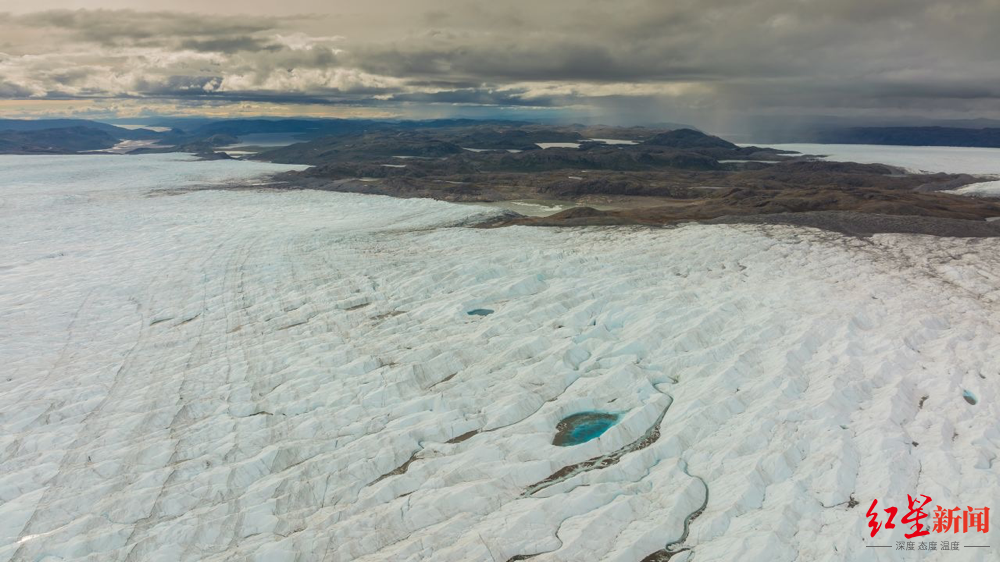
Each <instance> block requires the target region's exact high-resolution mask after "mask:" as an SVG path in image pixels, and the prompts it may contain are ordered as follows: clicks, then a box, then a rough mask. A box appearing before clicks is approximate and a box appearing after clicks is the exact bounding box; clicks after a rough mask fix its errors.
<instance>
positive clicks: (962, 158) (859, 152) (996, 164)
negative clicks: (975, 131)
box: [757, 143, 1000, 176]
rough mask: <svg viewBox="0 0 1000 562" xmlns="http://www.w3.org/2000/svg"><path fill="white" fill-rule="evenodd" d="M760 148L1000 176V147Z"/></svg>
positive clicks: (918, 169)
mask: <svg viewBox="0 0 1000 562" xmlns="http://www.w3.org/2000/svg"><path fill="white" fill-rule="evenodd" d="M757 146H769V147H772V148H780V149H783V150H793V151H795V152H801V153H802V154H819V155H825V156H827V157H828V159H829V160H836V161H840V162H861V163H864V164H889V165H890V166H898V167H900V168H904V169H907V170H910V171H912V172H929V173H934V172H945V173H949V174H974V175H995V176H1000V148H966V147H953V146H890V145H872V144H807V143H798V144H768V145H757Z"/></svg>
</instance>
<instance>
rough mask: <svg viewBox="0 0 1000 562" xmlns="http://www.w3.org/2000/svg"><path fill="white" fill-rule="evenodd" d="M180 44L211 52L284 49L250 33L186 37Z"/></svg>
mask: <svg viewBox="0 0 1000 562" xmlns="http://www.w3.org/2000/svg"><path fill="white" fill-rule="evenodd" d="M179 46H180V48H181V49H190V50H192V51H202V52H209V53H237V52H240V51H270V52H275V51H280V50H281V49H282V47H281V45H277V44H275V43H273V42H270V41H268V40H266V39H259V38H256V37H250V36H248V35H243V36H235V37H222V38H218V39H186V40H184V41H181V42H180V45H179Z"/></svg>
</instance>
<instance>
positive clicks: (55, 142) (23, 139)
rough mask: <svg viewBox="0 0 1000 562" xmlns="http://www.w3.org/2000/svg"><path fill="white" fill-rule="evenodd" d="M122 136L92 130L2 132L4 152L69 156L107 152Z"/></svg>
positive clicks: (2, 150) (76, 128)
mask: <svg viewBox="0 0 1000 562" xmlns="http://www.w3.org/2000/svg"><path fill="white" fill-rule="evenodd" d="M118 141H119V139H118V137H116V136H115V135H112V134H111V133H108V132H107V131H102V130H100V129H97V128H92V127H65V128H57V129H40V130H27V131H23V130H22V131H18V130H0V153H4V154H67V153H76V152H87V151H91V150H104V149H107V148H111V147H113V146H115V145H116V144H118Z"/></svg>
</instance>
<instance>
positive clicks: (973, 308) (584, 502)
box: [0, 155, 1000, 562]
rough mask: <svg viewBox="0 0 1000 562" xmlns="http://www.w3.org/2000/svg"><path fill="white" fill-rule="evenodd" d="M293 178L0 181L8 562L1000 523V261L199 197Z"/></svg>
mask: <svg viewBox="0 0 1000 562" xmlns="http://www.w3.org/2000/svg"><path fill="white" fill-rule="evenodd" d="M274 169H275V168H274V167H271V166H268V165H264V164H255V163H250V162H226V161H213V162H189V161H183V159H181V158H179V157H176V156H165V155H156V156H148V157H146V156H144V157H115V156H81V157H77V156H60V157H3V158H0V364H2V365H3V368H2V369H0V372H2V377H0V560H17V561H25V560H32V561H35V560H38V561H49V560H92V561H106V560H209V561H221V560H261V561H264V560H267V561H272V560H276V561H284V560H289V561H291V560H296V561H309V560H331V561H347V560H366V561H376V560H379V561H381V560H394V561H395V560H457V561H468V560H473V561H482V560H491V561H493V560H495V561H506V560H509V559H511V558H512V557H515V556H519V555H531V554H540V555H539V556H537V557H536V558H535V560H538V561H551V560H563V561H588V560H615V561H637V560H640V559H642V558H643V557H645V556H646V555H648V554H650V553H652V552H654V551H657V550H660V549H663V548H664V546H666V545H667V544H669V543H672V542H675V541H677V540H679V539H680V538H681V537H682V535H683V534H684V527H685V520H686V519H688V518H689V517H691V516H692V514H693V513H696V512H698V510H699V509H700V508H701V507H702V505H703V504H705V501H706V492H707V498H708V500H707V504H705V505H704V511H703V512H701V513H700V515H698V516H697V517H696V518H693V519H692V521H691V525H690V533H689V535H688V536H687V538H686V540H685V541H684V544H683V547H685V548H691V549H693V551H692V552H693V553H694V557H695V560H706V561H707V560H713V561H714V560H740V561H768V562H770V561H783V560H787V561H791V560H809V561H814V560H824V561H825V560H845V561H847V560H911V559H912V555H911V554H912V553H905V552H901V553H897V552H895V550H894V549H866V548H865V546H866V545H868V544H872V542H871V539H870V538H868V528H867V526H866V518H865V517H864V511H865V509H866V508H867V505H869V504H870V502H871V500H872V499H875V498H878V499H879V501H880V504H890V505H891V504H895V505H902V503H904V502H905V497H906V494H907V493H910V494H916V493H921V494H927V495H929V496H931V497H932V498H933V499H934V502H935V503H940V504H942V505H946V506H948V507H953V506H966V505H971V506H976V507H981V506H989V507H991V508H994V509H995V508H996V506H998V505H1000V473H998V470H997V464H996V463H995V459H996V457H997V454H998V447H1000V407H998V406H997V401H998V398H1000V393H998V380H1000V372H998V371H1000V367H998V363H997V359H996V358H997V357H998V356H1000V335H998V334H1000V314H998V312H1000V310H998V309H1000V264H998V260H1000V243H998V241H996V240H974V239H945V238H932V237H921V236H907V235H879V236H875V237H872V238H870V239H865V240H858V239H853V238H845V237H841V236H839V235H835V234H831V233H824V232H819V231H814V230H807V229H798V228H793V227H785V226H772V227H767V226H752V225H729V226H726V225H714V226H708V225H689V226H683V227H679V228H674V229H645V228H590V229H539V228H530V227H515V228H505V229H493V230H481V229H468V228H457V227H451V226H449V225H454V224H458V223H461V222H463V221H466V220H467V219H469V218H471V217H473V216H474V215H476V214H478V213H493V212H495V211H494V210H491V209H488V208H485V207H475V206H468V205H454V204H448V203H443V202H436V201H428V200H414V199H408V200H403V199H390V198H383V197H374V196H363V195H352V194H339V193H327V192H317V191H294V192H274V191H250V190H240V191H222V190H194V191H188V190H183V189H182V190H178V188H184V187H195V186H198V185H203V184H217V183H227V182H231V181H235V180H241V181H258V180H255V179H254V177H255V176H256V175H258V174H260V173H264V172H267V171H271V170H274ZM476 308H490V309H493V310H497V311H498V312H497V313H495V314H493V315H490V316H488V317H485V318H479V317H474V316H469V315H468V314H467V311H469V310H473V309H476ZM965 392H969V393H972V394H973V395H974V396H975V397H976V399H977V404H976V405H971V404H969V403H968V402H967V401H966V399H965V398H964V393H965ZM584 411H607V412H615V413H620V414H621V417H620V420H619V421H618V423H617V424H615V425H614V426H612V427H611V428H609V429H608V430H607V431H606V432H605V433H603V434H602V435H600V436H599V437H598V438H596V439H593V440H591V441H587V442H585V443H582V444H580V445H576V446H573V447H559V446H555V445H553V444H552V438H553V434H554V428H555V427H556V426H557V424H558V423H559V421H560V420H562V419H564V418H566V417H567V416H569V415H571V414H574V413H578V412H584ZM918 443H919V446H917V444H918ZM706 486H707V487H706ZM852 500H853V501H852ZM855 502H857V503H856V504H855ZM904 532H906V529H904V528H903V526H902V525H897V528H896V529H895V530H894V531H893V532H891V533H890V532H888V531H885V530H883V532H882V533H881V534H880V535H879V537H878V538H877V543H878V544H886V545H891V544H893V541H895V540H902V535H903V533H904ZM971 537H972V535H966V536H963V537H962V538H961V539H959V540H962V541H963V543H967V544H974V543H973V541H972V540H971ZM995 537H1000V535H998V534H997V533H996V532H991V533H990V534H988V535H979V536H977V537H976V539H977V540H976V542H977V543H980V544H989V545H992V546H993V548H992V549H975V550H977V552H971V550H972V549H970V551H963V552H961V553H948V552H945V553H941V552H938V553H928V554H926V555H923V554H922V555H921V557H920V558H921V560H959V559H960V560H963V561H966V560H975V561H985V560H990V559H994V558H993V557H994V556H995V552H997V549H998V548H1000V542H998V541H1000V539H997V538H995ZM866 539H867V540H866ZM680 559H682V558H681V557H677V558H676V559H675V560H680Z"/></svg>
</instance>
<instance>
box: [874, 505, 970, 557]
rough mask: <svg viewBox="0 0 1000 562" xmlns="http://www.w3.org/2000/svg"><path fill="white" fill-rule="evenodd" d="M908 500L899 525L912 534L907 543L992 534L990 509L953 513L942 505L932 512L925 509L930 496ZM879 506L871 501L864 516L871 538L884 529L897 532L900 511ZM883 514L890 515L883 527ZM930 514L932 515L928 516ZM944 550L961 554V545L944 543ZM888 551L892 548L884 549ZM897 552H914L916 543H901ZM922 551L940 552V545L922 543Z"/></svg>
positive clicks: (906, 535) (897, 545)
mask: <svg viewBox="0 0 1000 562" xmlns="http://www.w3.org/2000/svg"><path fill="white" fill-rule="evenodd" d="M906 500H907V508H906V509H907V511H906V514H905V515H903V517H902V518H901V519H899V522H900V524H902V525H903V526H904V527H905V528H907V529H908V530H909V532H907V533H904V535H903V536H904V537H906V538H907V539H913V538H916V537H926V536H928V535H930V534H931V532H934V533H951V534H957V533H960V532H961V533H969V532H972V533H988V532H989V531H990V508H988V507H972V506H966V507H965V509H962V508H961V507H953V508H951V509H945V508H943V507H941V506H940V505H938V506H935V509H934V510H933V511H930V509H927V510H926V511H925V509H924V508H925V507H926V506H927V504H929V503H930V502H931V498H930V496H925V495H922V494H921V495H919V496H917V497H913V496H911V495H909V494H907V496H906ZM877 506H878V500H872V504H871V506H870V507H869V508H868V511H867V512H866V513H865V515H866V516H867V517H868V528H870V529H871V536H872V538H874V537H875V535H877V534H878V532H879V531H881V530H882V529H883V528H884V529H895V528H896V524H895V522H894V521H896V517H897V515H899V511H900V510H899V509H898V508H896V507H893V506H889V507H887V508H885V509H882V510H879V509H876V508H877ZM880 511H881V512H884V513H886V514H887V515H888V518H886V519H885V521H884V523H883V522H882V521H880V520H879V516H880V515H881V514H880V513H879V512H880ZM928 511H930V513H928ZM925 520H928V521H925ZM941 545H942V548H941V550H958V548H959V545H958V543H957V542H950V541H942V542H941ZM883 548H889V547H883ZM966 548H989V547H988V546H966ZM896 549H897V550H914V543H913V542H904V541H898V542H897V544H896ZM919 550H937V542H936V541H933V542H930V543H926V542H922V543H920V548H919Z"/></svg>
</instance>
